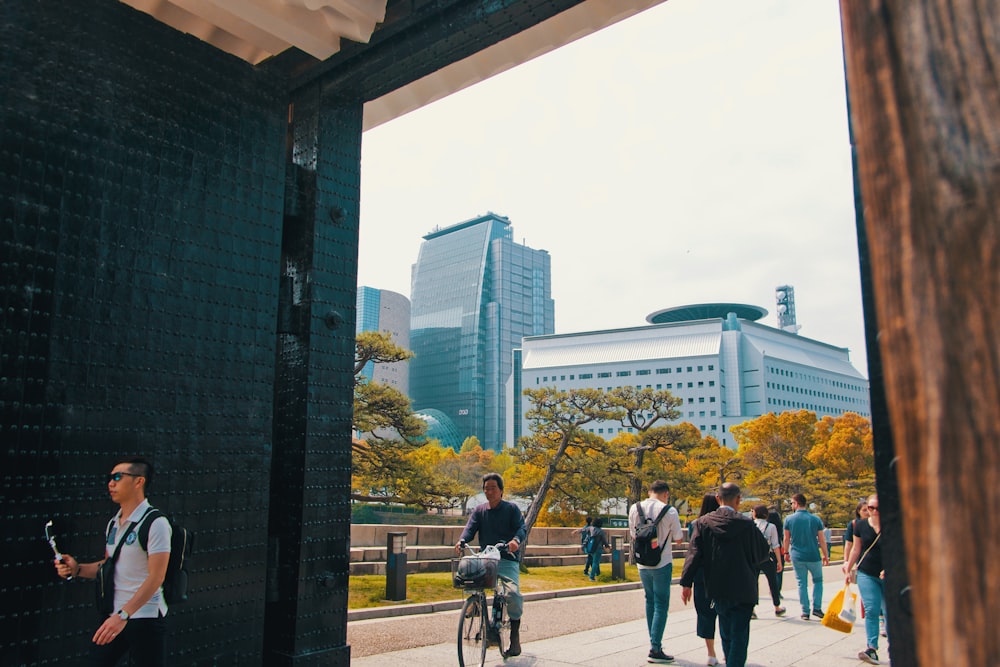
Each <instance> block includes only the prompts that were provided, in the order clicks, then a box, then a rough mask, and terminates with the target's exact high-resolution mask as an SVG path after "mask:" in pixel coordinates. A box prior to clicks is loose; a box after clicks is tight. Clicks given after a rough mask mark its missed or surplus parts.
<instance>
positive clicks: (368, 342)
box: [351, 331, 439, 505]
mask: <svg viewBox="0 0 1000 667" xmlns="http://www.w3.org/2000/svg"><path fill="white" fill-rule="evenodd" d="M412 356H413V355H412V353H411V352H409V351H408V350H406V349H404V348H401V347H399V346H398V345H396V344H395V343H393V342H392V339H391V337H390V335H389V334H388V333H383V332H375V331H366V332H363V333H360V334H358V335H357V337H356V339H355V349H354V429H355V431H356V432H357V433H358V434H360V436H361V437H360V438H356V439H354V440H353V441H352V454H353V455H352V474H351V485H352V492H351V497H352V498H353V499H355V500H380V501H387V502H403V503H409V504H419V505H424V504H426V503H427V502H430V500H431V498H432V497H433V496H434V488H436V486H429V487H427V489H426V490H427V491H428V493H426V494H422V493H416V494H414V493H413V489H420V487H418V486H415V485H413V484H411V483H408V482H407V480H415V479H418V478H421V477H422V476H424V473H423V472H422V471H420V470H419V469H418V467H419V459H417V460H410V459H408V458H407V454H409V453H410V452H413V451H414V450H415V449H416V448H417V447H419V446H420V445H421V444H422V443H423V437H424V434H425V433H426V430H427V426H426V424H425V423H424V421H423V420H422V419H419V418H418V417H416V416H414V415H413V410H412V409H411V407H410V399H409V398H407V397H406V396H405V395H404V394H402V393H401V392H400V391H399V390H398V389H396V388H395V387H392V386H389V385H386V384H382V383H380V382H368V381H366V380H367V378H365V377H364V376H363V375H362V374H361V371H362V370H364V367H365V365H366V364H367V363H368V362H369V361H373V362H375V363H391V362H400V361H406V360H408V359H410V358H411V357H412ZM434 502H439V499H438V500H434Z"/></svg>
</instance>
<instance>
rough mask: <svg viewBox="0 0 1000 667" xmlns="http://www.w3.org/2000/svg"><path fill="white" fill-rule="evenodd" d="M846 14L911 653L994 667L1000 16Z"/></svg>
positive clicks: (967, 12) (878, 1)
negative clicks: (903, 550)
mask: <svg viewBox="0 0 1000 667" xmlns="http://www.w3.org/2000/svg"><path fill="white" fill-rule="evenodd" d="M841 15H842V17H843V24H844V27H843V30H844V43H845V54H846V63H847V81H848V90H849V95H850V105H851V121H852V129H853V134H854V137H855V140H856V144H857V161H858V181H859V183H860V190H861V198H862V200H863V202H864V224H865V232H866V235H867V241H868V244H869V251H870V262H871V275H872V284H873V288H874V290H873V291H874V302H875V310H876V313H877V322H878V324H879V331H878V332H877V343H878V345H879V352H880V359H881V364H882V370H883V372H884V380H885V389H886V398H887V406H888V416H889V422H890V427H891V433H892V436H893V440H894V443H893V444H894V446H895V451H896V454H897V455H898V458H897V459H895V463H896V466H895V468H896V471H897V475H898V480H899V489H898V491H899V496H898V497H899V503H900V507H899V510H900V513H901V514H900V516H901V519H902V529H903V535H904V537H905V542H906V553H907V560H906V566H907V568H908V575H909V581H910V582H912V591H911V593H910V596H911V603H912V609H913V610H916V611H917V612H918V613H916V614H915V615H914V617H913V624H914V630H915V632H914V636H915V640H914V645H915V649H916V657H917V660H918V662H919V664H921V665H925V666H929V665H944V664H947V665H949V666H951V667H971V666H972V665H983V664H991V663H993V662H995V661H996V659H997V656H998V655H1000V633H997V632H996V631H995V629H994V624H993V622H992V619H995V618H997V617H998V616H1000V576H998V571H997V569H998V566H997V565H996V557H995V553H994V552H995V550H994V549H993V545H994V544H995V543H996V539H997V535H998V534H1000V513H998V512H997V511H996V509H995V508H996V507H997V506H998V505H1000V419H998V410H1000V407H998V406H1000V266H998V263H1000V262H998V258H1000V254H998V251H1000V247H998V245H1000V244H998V236H1000V231H998V230H1000V213H998V212H1000V79H998V77H997V74H996V73H997V72H998V71H1000V43H998V39H997V35H1000V10H998V6H997V4H996V3H995V2H977V1H976V0H950V1H949V0H841ZM879 446H880V444H879V442H878V441H876V451H878V448H879ZM882 483H883V479H882V478H881V477H880V479H879V486H880V488H881V485H882ZM882 502H883V503H884V502H885V500H883V501H882ZM889 530H890V529H888V528H887V531H886V532H887V536H888V534H889ZM902 566H903V563H899V562H889V563H887V564H886V567H887V569H888V570H892V569H894V568H900V567H902ZM894 602H895V603H896V604H898V602H899V601H898V600H894ZM889 622H890V631H891V628H892V618H891V616H890V619H889ZM908 663H909V664H913V662H910V661H908Z"/></svg>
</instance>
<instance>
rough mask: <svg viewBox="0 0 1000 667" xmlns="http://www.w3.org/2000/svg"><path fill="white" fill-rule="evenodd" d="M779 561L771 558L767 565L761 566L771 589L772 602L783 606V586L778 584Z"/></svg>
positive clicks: (776, 605) (777, 605)
mask: <svg viewBox="0 0 1000 667" xmlns="http://www.w3.org/2000/svg"><path fill="white" fill-rule="evenodd" d="M777 570H778V561H776V560H774V559H773V558H769V559H768V561H767V565H764V566H763V567H761V568H760V571H761V572H763V573H764V577H765V578H767V586H768V588H770V589H771V602H773V603H774V606H775V607H780V606H781V586H780V585H779V584H778V571H777Z"/></svg>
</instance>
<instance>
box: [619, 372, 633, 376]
mask: <svg viewBox="0 0 1000 667" xmlns="http://www.w3.org/2000/svg"><path fill="white" fill-rule="evenodd" d="M629 375H632V371H618V377H620V378H627V377H628V376H629Z"/></svg>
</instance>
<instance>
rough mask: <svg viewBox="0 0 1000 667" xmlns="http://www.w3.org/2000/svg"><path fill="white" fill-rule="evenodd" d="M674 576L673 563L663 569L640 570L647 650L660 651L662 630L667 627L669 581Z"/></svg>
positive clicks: (661, 647) (661, 648)
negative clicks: (644, 596) (644, 599)
mask: <svg viewBox="0 0 1000 667" xmlns="http://www.w3.org/2000/svg"><path fill="white" fill-rule="evenodd" d="M673 576H674V567H673V563H667V564H666V565H664V566H663V567H656V568H642V569H640V570H639V579H640V580H641V581H642V589H643V591H645V593H646V628H647V629H648V630H649V648H651V649H652V650H654V651H662V650H663V646H662V642H663V628H665V627H666V626H667V611H668V610H669V608H670V581H671V580H672V579H673Z"/></svg>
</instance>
